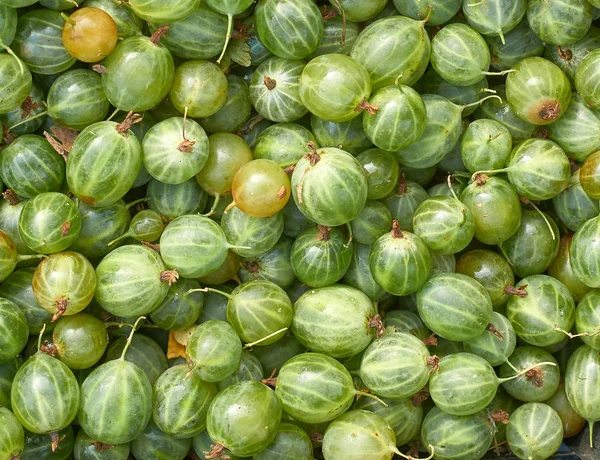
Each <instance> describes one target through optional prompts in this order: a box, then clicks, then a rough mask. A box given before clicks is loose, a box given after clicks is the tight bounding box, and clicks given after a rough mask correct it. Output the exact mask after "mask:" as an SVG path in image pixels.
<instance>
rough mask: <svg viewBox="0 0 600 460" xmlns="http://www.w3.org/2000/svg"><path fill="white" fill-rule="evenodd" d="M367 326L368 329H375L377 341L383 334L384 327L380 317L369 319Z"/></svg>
mask: <svg viewBox="0 0 600 460" xmlns="http://www.w3.org/2000/svg"><path fill="white" fill-rule="evenodd" d="M368 326H369V328H374V329H376V331H377V338H378V339H379V338H380V337H381V336H382V335H383V334H384V333H385V327H384V325H383V319H381V315H375V316H373V317H372V318H371V319H369V324H368Z"/></svg>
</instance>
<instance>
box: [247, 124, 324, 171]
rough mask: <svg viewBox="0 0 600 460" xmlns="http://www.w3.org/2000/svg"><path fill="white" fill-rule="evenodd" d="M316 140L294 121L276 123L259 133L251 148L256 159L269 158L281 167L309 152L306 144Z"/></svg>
mask: <svg viewBox="0 0 600 460" xmlns="http://www.w3.org/2000/svg"><path fill="white" fill-rule="evenodd" d="M309 142H313V143H315V145H317V141H316V139H315V137H314V135H313V134H312V133H311V132H310V131H309V130H308V129H306V128H305V127H303V126H300V125H297V124H295V123H276V124H274V125H272V126H269V127H268V128H267V129H265V130H264V131H263V132H261V133H260V135H259V136H258V138H257V140H256V144H255V145H254V148H253V155H254V158H256V159H265V160H271V161H274V162H275V163H277V164H278V165H279V166H281V167H282V168H287V167H288V166H291V165H293V164H296V163H297V162H298V160H300V158H302V157H303V156H304V155H306V154H307V153H309V152H310V149H308V147H307V146H306V144H308V143H309Z"/></svg>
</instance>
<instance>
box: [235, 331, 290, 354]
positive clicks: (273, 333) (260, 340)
mask: <svg viewBox="0 0 600 460" xmlns="http://www.w3.org/2000/svg"><path fill="white" fill-rule="evenodd" d="M287 330H288V328H287V327H284V328H282V329H279V330H278V331H275V332H271V333H270V334H269V335H267V336H266V337H263V338H262V339H258V340H255V341H254V342H251V343H247V344H246V345H244V350H247V349H249V348H252V347H253V346H254V345H258V344H259V343H261V342H264V341H265V340H269V339H270V338H271V337H275V336H276V335H277V334H281V333H282V332H285V331H287Z"/></svg>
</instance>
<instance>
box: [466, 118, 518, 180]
mask: <svg viewBox="0 0 600 460" xmlns="http://www.w3.org/2000/svg"><path fill="white" fill-rule="evenodd" d="M511 150H512V137H511V134H510V131H509V130H508V129H507V128H506V127H505V126H504V125H503V124H502V123H500V122H498V121H495V120H489V119H485V118H484V119H480V120H475V121H473V122H472V123H470V124H469V126H467V129H466V130H465V132H464V133H463V136H462V139H461V141H460V156H461V158H462V161H463V163H464V165H465V166H466V168H467V169H468V170H469V171H470V172H472V173H476V172H477V171H482V170H487V169H501V168H503V167H504V166H505V165H506V163H507V161H508V158H509V156H510V152H511Z"/></svg>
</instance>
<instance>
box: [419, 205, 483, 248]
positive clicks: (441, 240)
mask: <svg viewBox="0 0 600 460" xmlns="http://www.w3.org/2000/svg"><path fill="white" fill-rule="evenodd" d="M413 228H414V232H415V234H416V235H418V236H419V238H421V239H422V240H423V241H424V242H425V244H426V245H427V246H428V247H429V249H431V250H432V251H436V252H439V253H441V254H455V253H457V252H460V251H462V250H463V249H464V248H466V247H467V245H468V244H469V243H470V242H471V240H472V239H473V235H474V234H475V221H474V219H473V215H472V214H471V211H469V210H468V209H467V208H466V207H465V205H464V204H463V203H461V202H460V201H459V200H458V199H457V198H450V197H443V196H440V197H434V198H428V199H427V200H425V201H424V202H423V203H421V204H420V205H419V207H418V208H417V209H416V210H415V215H414V217H413Z"/></svg>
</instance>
